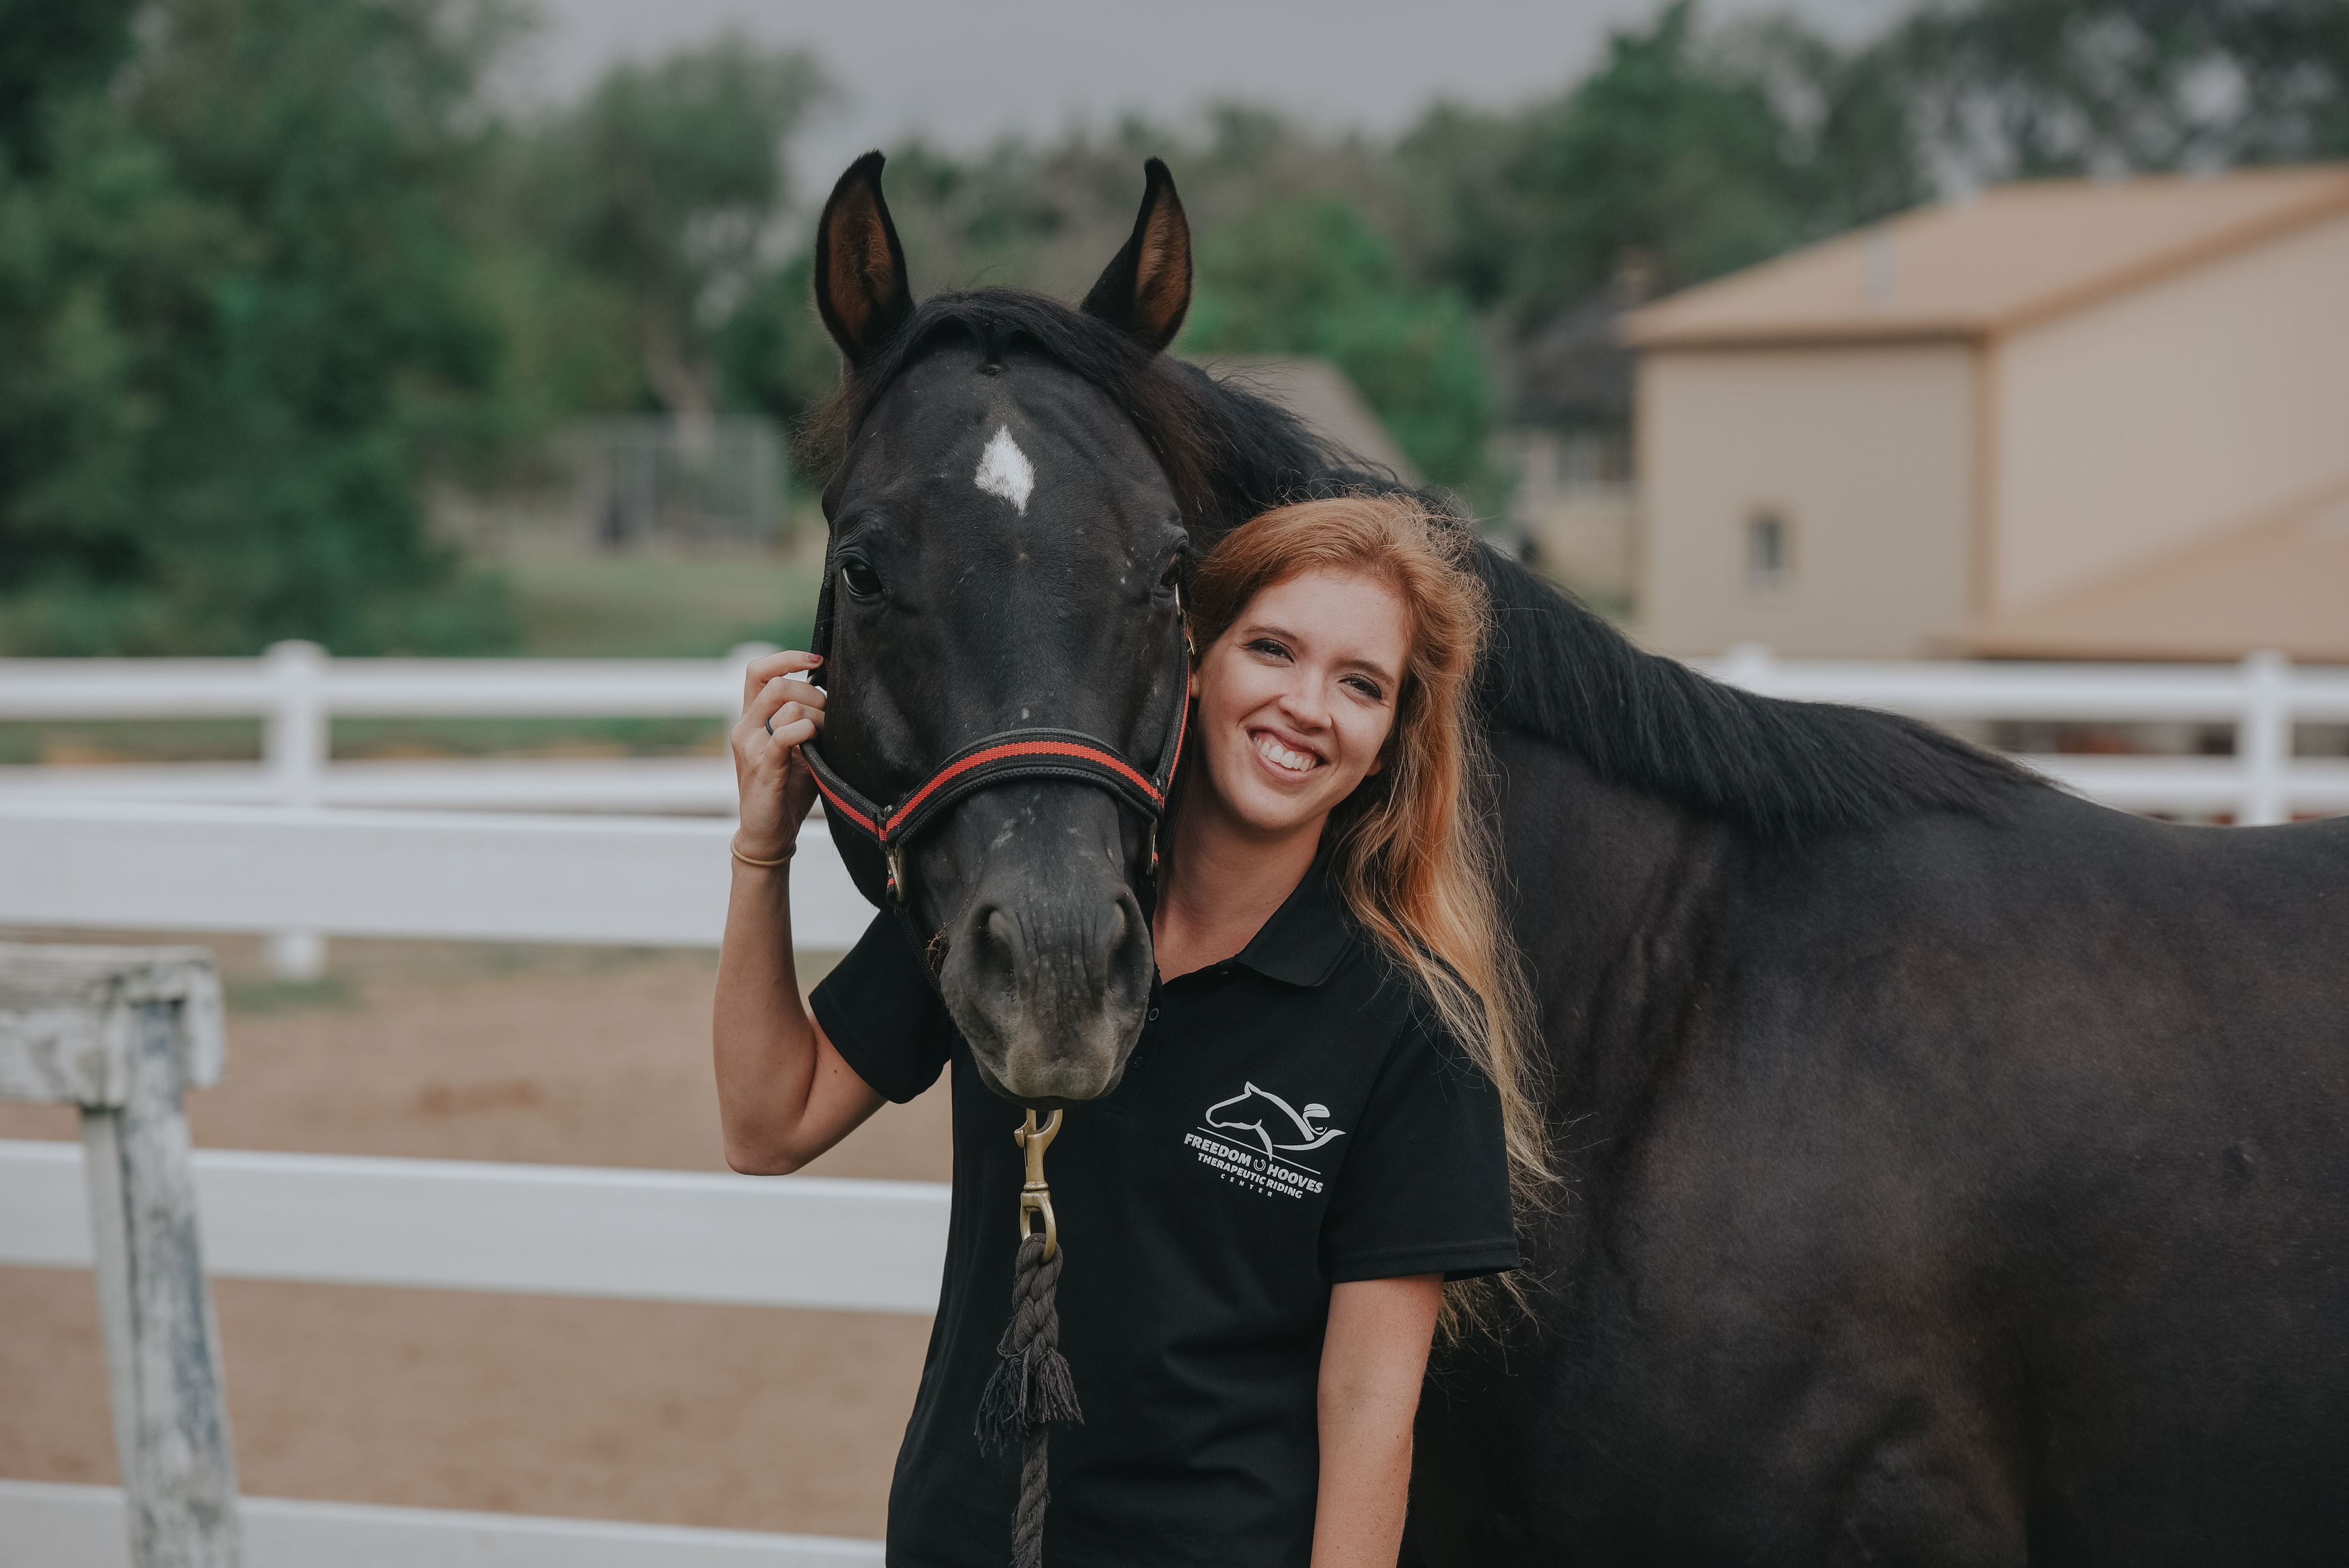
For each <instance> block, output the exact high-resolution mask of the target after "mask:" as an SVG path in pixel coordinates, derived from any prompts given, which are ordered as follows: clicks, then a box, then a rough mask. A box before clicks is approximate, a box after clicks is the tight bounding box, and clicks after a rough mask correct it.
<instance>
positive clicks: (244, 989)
mask: <svg viewBox="0 0 2349 1568" xmlns="http://www.w3.org/2000/svg"><path fill="white" fill-rule="evenodd" d="M221 991H222V995H223V997H224V999H225V1000H226V1001H227V1002H228V1010H229V1011H230V1012H239V1013H244V1014H247V1015H251V1014H254V1013H268V1012H307V1011H309V1010H311V1009H313V1008H321V1007H356V1006H357V1005H358V1001H359V994H358V990H357V987H355V986H353V985H352V984H351V982H350V981H349V980H347V979H346V978H345V977H344V976H342V975H338V974H332V973H329V974H324V975H321V976H319V977H318V978H317V979H316V980H261V979H254V978H250V977H244V976H226V977H223V978H222V981H221Z"/></svg>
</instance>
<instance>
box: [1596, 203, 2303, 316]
mask: <svg viewBox="0 0 2349 1568" xmlns="http://www.w3.org/2000/svg"><path fill="white" fill-rule="evenodd" d="M2337 213H2349V163H2329V164H2313V165H2308V166H2305V167H2301V168H2289V169H2261V170H2246V171H2236V172H2233V173H2229V174H2222V175H2213V176H2206V177H2197V176H2185V175H2159V176H2141V177H2138V178H2136V179H2129V180H2112V181H2102V180H2042V181H2032V182H2024V183H2021V184H2013V185H2002V186H1998V187H1995V188H1993V189H1992V190H1990V191H1987V192H1983V193H1982V195H1980V196H1978V197H1976V198H1974V199H1972V200H1971V201H1965V202H1946V203H1943V204H1941V205H1939V206H1932V207H1921V208H1919V209H1918V210H1916V211H1915V212H1911V213H1904V214H1902V215H1901V216H1899V217H1898V218H1894V219H1891V220H1889V222H1886V223H1879V224H1876V225H1873V226H1871V227H1869V228H1866V229H1861V230H1857V231H1855V232H1853V233H1851V234H1845V235H1842V236H1840V237H1839V238H1837V239H1832V240H1827V241H1825V242H1823V243H1821V244H1815V245H1810V246H1807V247H1806V248H1805V249H1802V250H1799V251H1795V252H1792V253H1790V254H1786V255H1784V256H1781V257H1779V258H1778V259H1777V260H1775V261H1770V262H1764V263H1763V264H1762V265H1759V266H1753V267H1748V268H1746V269H1745V270H1744V271H1743V272H1739V273H1733V274H1731V275H1729V276H1727V277H1724V278H1721V279H1718V280H1717V281H1715V282H1713V283H1708V284H1702V285H1700V286H1697V287H1695V288H1691V289H1684V290H1682V292H1681V293H1679V294H1675V295H1672V296H1670V297H1669V298H1666V299H1662V300H1660V301H1658V302H1657V303H1656V304H1654V305H1651V306H1647V307H1646V308H1645V309H1642V310H1638V311H1634V312H1632V313H1631V314H1630V316H1629V317H1626V318H1625V323H1624V328H1623V338H1624V341H1625V342H1626V343H1628V344H1630V345H1631V346H1633V347H1635V348H1694V347H1724V348H1725V347H1736V346H1746V345H1761V344H1768V343H1777V344H1795V343H1805V342H1854V341H1860V342H1864V341H1869V340H1884V339H1903V338H1905V339H1917V338H1935V337H1940V338H1969V337H1988V336H1992V335H1995V334H1999V333H2002V332H2010V331H2013V330H2015V329H2016V328H2018V327H2026V326H2029V325H2031V324H2032V323H2033V322H2036V321H2040V320H2043V319H2044V318H2046V317H2051V316H2056V315H2060V314H2062V313H2064V312H2065V311H2068V310H2074V309H2076V308H2078V307H2080V306H2084V305H2087V304H2090V303H2092V302H2094V301H2095V300H2097V299H2100V298H2103V297H2105V296H2107V295H2111V294H2116V293H2118V292H2120V291H2122V290H2124V289H2127V288H2133V287H2136V286H2139V285H2141V284H2145V283H2149V282H2151V281H2153V280H2154V279H2155V278H2158V277H2160V276H2162V275H2166V274H2168V273H2173V272H2178V271H2181V270H2184V269H2185V268H2188V267H2191V266H2194V265H2199V264H2201V263H2204V262H2207V261H2209V260H2212V259H2214V258H2216V257H2218V256H2220V255H2223V254H2226V253H2228V252H2230V251H2234V250H2239V249H2240V248H2242V247H2244V246H2246V245H2251V244H2257V243H2259V242H2261V241H2262V240H2266V239H2269V238H2271V237H2273V236H2275V235H2278V234H2286V233H2289V232H2291V231H2292V230H2293V229H2297V228H2301V227H2303V226H2305V225H2307V224H2309V223H2315V222H2318V221H2320V220H2322V219H2324V218H2327V217H2331V216H2333V215H2334V214H2337Z"/></svg>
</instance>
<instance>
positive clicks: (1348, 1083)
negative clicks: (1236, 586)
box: [813, 864, 1517, 1568]
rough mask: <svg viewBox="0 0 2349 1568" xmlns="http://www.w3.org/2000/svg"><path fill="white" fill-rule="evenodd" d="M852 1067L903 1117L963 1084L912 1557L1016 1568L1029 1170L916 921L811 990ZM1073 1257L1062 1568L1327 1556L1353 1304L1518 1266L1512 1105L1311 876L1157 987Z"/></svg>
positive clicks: (897, 1556)
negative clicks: (1022, 1255) (1001, 1353)
mask: <svg viewBox="0 0 2349 1568" xmlns="http://www.w3.org/2000/svg"><path fill="white" fill-rule="evenodd" d="M813 1001H814V1009H815V1015H816V1017H817V1018H818V1019H819V1020H820V1021H821V1022H822V1023H823V1029H824V1033H826V1034H827V1035H829V1036H830V1037H831V1039H832V1042H833V1044H834V1045H835V1046H836V1047H838V1049H839V1051H840V1054H841V1055H842V1056H843V1057H844V1058H845V1059H846V1060H847V1062H848V1064H849V1065H850V1066H851V1067H853V1068H854V1069H855V1070H856V1072H857V1073H858V1074H859V1075H861V1076H863V1078H864V1081H865V1082H866V1083H868V1084H870V1085H873V1087H874V1089H875V1090H877V1091H878V1092H880V1093H881V1094H883V1095H885V1096H887V1097H888V1098H890V1099H892V1100H897V1101H905V1100H910V1099H912V1098H913V1097H914V1096H916V1095H918V1094H920V1093H921V1092H922V1091H923V1090H924V1089H926V1088H927V1087H928V1086H929V1085H931V1084H932V1083H934V1082H936V1078H937V1075H938V1071H939V1069H940V1068H942V1067H945V1066H947V1065H948V1064H951V1065H952V1068H953V1072H954V1118H955V1123H954V1125H955V1132H954V1138H955V1150H954V1156H955V1158H954V1203H953V1213H952V1219H951V1221H950V1229H949V1232H948V1240H947V1260H946V1279H945V1282H944V1286H943V1288H942V1289H941V1291H940V1293H939V1297H938V1315H937V1320H936V1326H935V1327H934V1328H933V1330H932V1331H931V1334H930V1349H929V1358H928V1361H927V1363H926V1365H925V1366H924V1367H923V1371H922V1386H921V1392H920V1395H919V1396H918V1397H917V1398H916V1401H915V1405H914V1415H913V1419H912V1421H911V1422H910V1423H909V1424H908V1425H907V1427H906V1429H905V1446H904V1447H903V1448H902V1449H900V1450H899V1453H898V1457H897V1469H896V1476H895V1481H894V1483H893V1485H892V1486H891V1488H890V1492H889V1545H888V1561H889V1562H890V1563H892V1564H902V1565H905V1568H944V1565H949V1564H951V1565H960V1564H969V1565H970V1568H1002V1565H1003V1563H1006V1562H1008V1561H1009V1554H1010V1528H1011V1526H1010V1521H1011V1509H1012V1501H1013V1499H1014V1498H1015V1497H1016V1495H1017V1492H1018V1470H1019V1456H1018V1454H1017V1453H1016V1452H1012V1453H1000V1454H996V1455H992V1456H988V1455H983V1454H981V1453H980V1452H979V1447H978V1438H976V1437H975V1436H974V1433H973V1428H974V1424H975V1420H976V1417H977V1415H978V1402H979V1393H980V1390H981V1389H982V1388H983V1387H984V1386H985V1385H986V1383H987V1379H988V1375H989V1374H990V1373H991V1372H993V1371H994V1369H995V1365H996V1359H997V1358H996V1353H995V1347H996V1342H997V1341H998V1339H999V1338H1000V1337H1001V1335H1002V1333H1003V1328H1004V1324H1005V1323H1006V1322H1007V1320H1008V1319H1009V1315H1010V1307H1011V1262H1012V1254H1013V1251H1014V1250H1015V1248H1016V1247H1017V1245H1018V1231H1019V1185H1020V1180H1021V1178H1022V1174H1023V1170H1024V1165H1023V1157H1022V1156H1021V1154H1020V1152H1019V1148H1018V1147H1016V1146H1015V1145H1014V1144H1013V1142H1012V1138H1011V1134H1012V1130H1013V1129H1014V1128H1015V1127H1018V1126H1019V1123H1020V1119H1021V1114H1022V1113H1021V1112H1020V1110H1019V1107H1018V1106H1014V1105H1012V1104H1011V1103H1010V1102H1009V1101H1007V1100H1004V1099H1001V1098H999V1096H996V1095H994V1094H993V1093H991V1092H990V1091H989V1090H988V1088H987V1087H986V1086H985V1085H983V1084H981V1083H980V1082H979V1080H978V1075H977V1072H976V1070H975V1069H974V1068H973V1066H972V1064H971V1058H970V1048H969V1047H968V1045H967V1044H964V1042H963V1040H962V1037H961V1035H960V1033H958V1032H957V1030H956V1029H955V1027H954V1025H953V1023H951V1022H950V1021H949V1019H948V1017H947V1012H946V1008H945V1005H944V1004H943V1003H942V1002H939V1001H938V999H937V996H936V993H935V992H933V991H932V990H931V988H930V985H929V982H928V981H927V980H926V977H925V976H924V974H923V973H922V971H921V968H920V961H919V960H918V959H917V958H916V955H915V954H914V953H913V951H912V950H911V949H910V947H909V945H908V944H907V942H906V940H905V936H904V934H903V933H902V932H901V931H900V930H899V929H897V927H896V926H895V924H894V923H893V922H892V921H891V920H889V919H887V918H885V917H884V918H881V919H875V920H874V922H873V924H872V926H871V927H870V928H869V929H867V930H866V931H865V933H864V939H863V940H861V941H859V942H858V943H857V945H856V949H855V950H854V951H853V952H851V953H850V954H849V955H848V957H847V958H846V959H845V960H843V961H842V963H841V964H840V966H839V967H838V968H837V969H835V970H833V971H832V973H831V974H830V975H828V976H827V977H825V979H824V981H823V983H822V984H821V985H819V986H817V987H816V990H815V994H814V998H813ZM1045 1174H1046V1175H1047V1176H1048V1177H1049V1178H1050V1181H1051V1184H1052V1199H1053V1208H1054V1210H1055V1212H1056V1214H1057V1217H1058V1220H1059V1224H1060V1237H1061V1246H1062V1247H1063V1248H1064V1249H1065V1250H1066V1252H1067V1255H1068V1263H1067V1267H1066V1268H1065V1270H1064V1271H1063V1272H1062V1273H1061V1286H1060V1314H1061V1349H1062V1350H1063V1351H1064V1352H1065V1353H1066V1355H1068V1358H1069V1366H1070V1368H1071V1373H1072V1375H1073V1376H1074V1378H1075V1381H1076V1388H1077V1397H1078V1399H1079V1401H1080V1402H1081V1404H1082V1406H1083V1407H1084V1417H1085V1419H1084V1424H1083V1425H1082V1426H1078V1427H1060V1428H1054V1429H1053V1432H1052V1443H1051V1467H1052V1470H1051V1477H1052V1479H1051V1488H1052V1490H1051V1497H1052V1505H1051V1513H1050V1521H1049V1522H1048V1523H1047V1525H1046V1527H1045V1532H1044V1539H1045V1560H1046V1562H1047V1563H1050V1564H1052V1565H1053V1568H1077V1565H1080V1564H1102V1565H1108V1564H1115V1565H1117V1568H1141V1565H1154V1564H1177V1563H1180V1564H1214V1565H1215V1568H1243V1565H1250V1564H1265V1565H1267V1568H1269V1565H1272V1564H1284V1565H1286V1564H1294V1565H1295V1568H1305V1565H1306V1563H1307V1560H1308V1558H1309V1555H1310V1553H1311V1549H1312V1541H1313V1504H1314V1489H1315V1484H1316V1481H1317V1479H1318V1474H1319V1471H1318V1449H1319V1444H1318V1428H1317V1425H1316V1417H1315V1407H1314V1397H1315V1391H1316V1387H1317V1384H1318V1379H1319V1366H1320V1355H1321V1336H1322V1329H1323V1326H1324V1324H1325V1323H1326V1321H1327V1318H1328V1314H1329V1306H1330V1286H1332V1285H1333V1284H1337V1283H1339V1282H1343V1281H1347V1280H1368V1279H1385V1278H1392V1277H1393V1276H1396V1275H1402V1274H1424V1273H1436V1272H1442V1273H1444V1274H1445V1275H1447V1276H1449V1277H1451V1278H1454V1279H1460V1278H1465V1277H1467V1276H1470V1275H1475V1274H1481V1273H1490V1272H1496V1271H1499V1270H1504V1269H1510V1268H1514V1267H1516V1262H1517V1242H1516V1229H1515V1226H1514V1223H1513V1220H1512V1216H1511V1211H1510V1205H1509V1176H1508V1166H1507V1159H1506V1153H1505V1150H1504V1146H1503V1143H1502V1132H1501V1110H1500V1100H1499V1096H1498V1094H1497V1093H1496V1092H1495V1089H1494V1087H1493V1085H1492V1082H1491V1080H1490V1079H1489V1078H1487V1077H1486V1076H1485V1074H1484V1073H1483V1072H1481V1071H1480V1070H1479V1069H1478V1068H1477V1067H1476V1066H1475V1064H1473V1063H1472V1062H1471V1061H1470V1060H1469V1059H1468V1058H1467V1057H1466V1056H1465V1055H1464V1054H1462V1052H1461V1051H1460V1050H1459V1048H1458V1047H1457V1046H1456V1045H1455V1044H1454V1043H1453V1041H1452V1040H1451V1039H1450V1038H1449V1037H1448V1036H1447V1035H1445V1034H1444V1033H1443V1032H1442V1030H1441V1028H1440V1026H1438V1025H1437V1024H1436V1023H1434V1021H1433V1014H1432V1012H1431V1010H1430V1009H1428V1008H1427V1006H1426V1005H1425V1003H1424V1002H1423V999H1422V998H1421V997H1420V993H1419V992H1417V990H1416V988H1415V987H1413V985H1411V984H1410V983H1409V982H1408V981H1406V980H1405V978H1404V977H1403V975H1402V973H1401V972H1399V971H1395V970H1394V969H1393V968H1392V966H1391V965H1390V964H1389V963H1388V962H1387V961H1385V960H1384V959H1382V958H1381V955H1380V954H1379V953H1378V952H1377V951H1376V950H1374V949H1373V947H1372V946H1371V943H1369V942H1368V941H1367V940H1363V939H1362V937H1361V935H1360V933H1359V931H1358V930H1357V929H1356V928H1355V927H1354V926H1353V925H1352V924H1351V922H1350V921H1349V920H1348V919H1346V918H1345V914H1344V909H1343V905H1342V902H1341V900H1340V898H1338V896H1337V894H1336V892H1335V890H1334V889H1333V888H1331V887H1330V882H1329V880H1328V878H1327V877H1326V876H1325V875H1324V872H1323V868H1322V867H1321V866H1319V864H1317V865H1316V866H1315V867H1314V868H1313V870H1312V871H1311V872H1309V874H1308V875H1307V877H1306V878H1305V880H1304V881H1303V882H1301V883H1299V886H1298V888H1297V890H1296V891H1295V892H1294V893H1292V894H1291V895H1290V896H1289V898H1288V901H1287V902H1286V903H1284V904H1283V905H1282V906H1281V907H1280V909H1279V910H1278V912H1276V913H1275V914H1274V916H1273V917H1272V919H1269V920H1268V921H1267V922H1266V923H1265V926H1264V929H1262V930H1260V931H1258V932H1257V936H1256V938H1255V940H1253V941H1251V942H1249V943H1248V945H1247V950H1245V951H1243V952H1242V953H1240V954H1239V956H1238V957H1237V958H1235V959H1231V960H1227V961H1225V962H1222V963H1219V964H1215V965H1212V966H1210V967H1209V968H1207V969H1205V970H1202V971H1197V972H1195V973H1192V974H1186V975H1184V976H1182V977H1181V978H1180V979H1177V980H1175V981H1171V982H1166V983H1163V984H1160V985H1157V986H1154V988H1153V989H1152V992H1151V999H1150V1009H1149V1015H1148V1022H1147V1023H1145V1024H1144V1026H1143V1033H1142V1040H1141V1043H1140V1044H1139V1045H1137V1046H1136V1047H1135V1050H1134V1054H1133V1060H1132V1061H1131V1062H1130V1063H1129V1064H1127V1067H1126V1072H1125V1076H1124V1078H1123V1081H1122V1082H1121V1083H1120V1084H1119V1085H1118V1087H1117V1090H1116V1092H1115V1093H1114V1094H1112V1095H1110V1096H1106V1097H1104V1098H1102V1099H1101V1100H1097V1101H1093V1102H1091V1103H1088V1104H1085V1105H1081V1106H1075V1107H1073V1108H1071V1110H1070V1111H1069V1112H1068V1114H1067V1116H1066V1117H1065V1118H1064V1119H1063V1122H1062V1126H1061V1133H1060V1136H1059V1137H1057V1138H1056V1139H1054V1141H1053V1143H1052V1147H1051V1149H1050V1152H1049V1153H1048V1154H1047V1156H1046V1157H1045Z"/></svg>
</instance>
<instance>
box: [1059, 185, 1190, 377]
mask: <svg viewBox="0 0 2349 1568" xmlns="http://www.w3.org/2000/svg"><path fill="white" fill-rule="evenodd" d="M1142 170H1143V177H1144V179H1145V180H1146V181H1147V182H1148V183H1147V184H1145V185H1144V186H1143V192H1142V212H1141V213H1140V214H1139V215H1138V216H1136V217H1135V218H1134V220H1133V237H1132V238H1130V239H1128V240H1127V241H1126V242H1125V248H1124V249H1123V250H1122V251H1120V252H1118V253H1117V256H1116V259H1115V260H1113V261H1112V262H1111V263H1110V264H1109V268H1108V270H1107V271H1105V272H1103V273H1102V275H1101V281H1100V282H1098V283H1096V284H1094V285H1093V291H1092V293H1091V294H1088V295H1087V296H1085V304H1084V310H1085V314H1086V315H1088V316H1097V317H1100V318H1101V319H1102V320H1103V321H1106V322H1108V323H1109V324H1110V325H1111V326H1112V327H1122V328H1123V329H1124V331H1125V332H1126V333H1127V334H1128V335H1130V336H1132V337H1134V338H1136V339H1138V340H1139V341H1140V342H1141V343H1142V345H1143V347H1144V348H1152V349H1159V348H1165V347H1166V345H1168V344H1169V343H1172V342H1174V334H1176V333H1177V332H1180V331H1181V330H1183V316H1184V313H1185V311H1187V310H1189V309H1190V308H1191V220H1190V219H1188V218H1186V217H1185V216H1184V215H1183V198H1182V197H1180V196H1177V195H1176V194H1175V193H1174V175H1172V174H1169V173H1168V172H1166V165H1165V164H1164V163H1162V162H1160V161H1158V160H1157V159H1155V158H1154V159H1152V160H1151V161H1149V162H1147V163H1145V164H1143V166H1142Z"/></svg>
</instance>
